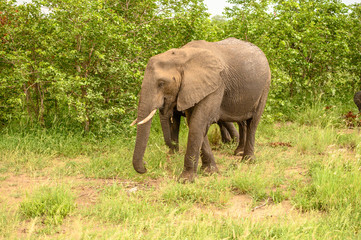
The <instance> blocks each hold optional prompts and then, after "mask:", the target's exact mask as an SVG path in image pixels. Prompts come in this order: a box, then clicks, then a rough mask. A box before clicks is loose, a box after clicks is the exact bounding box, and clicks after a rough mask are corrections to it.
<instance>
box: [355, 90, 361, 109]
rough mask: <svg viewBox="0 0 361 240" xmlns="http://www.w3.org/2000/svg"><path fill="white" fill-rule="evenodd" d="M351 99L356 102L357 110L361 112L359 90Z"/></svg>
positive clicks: (360, 92)
mask: <svg viewBox="0 0 361 240" xmlns="http://www.w3.org/2000/svg"><path fill="white" fill-rule="evenodd" d="M353 101H354V103H355V104H356V106H357V108H358V111H359V112H361V91H359V92H357V93H355V95H354V96H353Z"/></svg>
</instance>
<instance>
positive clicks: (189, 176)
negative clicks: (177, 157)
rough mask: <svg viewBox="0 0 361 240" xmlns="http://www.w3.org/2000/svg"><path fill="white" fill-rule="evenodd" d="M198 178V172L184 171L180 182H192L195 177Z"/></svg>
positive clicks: (179, 179)
mask: <svg viewBox="0 0 361 240" xmlns="http://www.w3.org/2000/svg"><path fill="white" fill-rule="evenodd" d="M195 178H196V173H194V172H193V170H191V171H183V172H182V174H181V175H180V176H179V178H178V182H180V183H188V182H190V183H192V182H194V179H195Z"/></svg>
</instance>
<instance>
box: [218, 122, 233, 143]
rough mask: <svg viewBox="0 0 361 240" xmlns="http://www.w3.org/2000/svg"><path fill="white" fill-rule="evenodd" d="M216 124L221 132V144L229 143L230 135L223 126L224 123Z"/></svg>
mask: <svg viewBox="0 0 361 240" xmlns="http://www.w3.org/2000/svg"><path fill="white" fill-rule="evenodd" d="M217 124H218V126H219V129H220V131H221V137H222V142H223V143H229V142H230V141H232V138H231V135H230V133H229V132H228V130H227V128H226V126H225V125H224V124H225V122H221V121H218V122H217Z"/></svg>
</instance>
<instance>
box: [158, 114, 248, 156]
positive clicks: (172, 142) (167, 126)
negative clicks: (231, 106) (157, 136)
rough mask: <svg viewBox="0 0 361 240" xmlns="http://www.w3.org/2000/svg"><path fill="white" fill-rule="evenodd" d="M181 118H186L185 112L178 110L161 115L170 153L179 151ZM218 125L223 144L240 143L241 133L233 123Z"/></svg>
mask: <svg viewBox="0 0 361 240" xmlns="http://www.w3.org/2000/svg"><path fill="white" fill-rule="evenodd" d="M181 117H185V114H184V112H180V111H177V109H176V108H174V109H173V113H171V115H170V116H169V115H163V114H159V118H160V122H161V126H162V131H163V138H164V142H165V144H166V145H167V146H168V147H169V149H170V153H174V152H178V151H179V127H180V121H181ZM217 124H218V126H219V128H220V132H221V138H222V142H223V143H229V142H231V141H232V140H234V141H239V140H238V139H239V133H238V131H237V129H236V128H235V126H234V125H233V123H228V122H222V121H218V122H217ZM243 139H245V138H243Z"/></svg>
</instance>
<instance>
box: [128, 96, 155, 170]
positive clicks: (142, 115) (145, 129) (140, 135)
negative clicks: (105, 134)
mask: <svg viewBox="0 0 361 240" xmlns="http://www.w3.org/2000/svg"><path fill="white" fill-rule="evenodd" d="M144 109H146V110H144ZM149 109H150V108H149V107H148V106H145V104H144V103H142V102H140V103H139V108H138V124H137V138H136V141H135V147H134V153H133V167H134V169H135V171H137V172H138V173H141V174H143V173H145V172H147V169H146V168H145V166H144V161H143V157H144V153H145V149H146V147H147V142H148V138H149V133H150V127H151V123H152V116H153V115H154V113H155V111H154V109H150V110H149ZM147 118H148V119H147ZM145 119H147V120H146V121H144V120H145ZM142 122H143V123H142Z"/></svg>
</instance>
